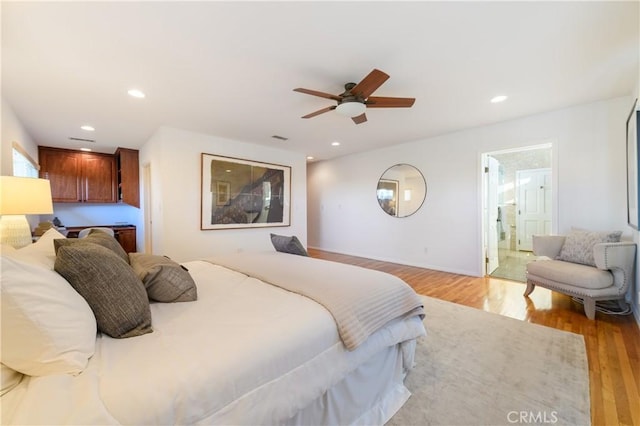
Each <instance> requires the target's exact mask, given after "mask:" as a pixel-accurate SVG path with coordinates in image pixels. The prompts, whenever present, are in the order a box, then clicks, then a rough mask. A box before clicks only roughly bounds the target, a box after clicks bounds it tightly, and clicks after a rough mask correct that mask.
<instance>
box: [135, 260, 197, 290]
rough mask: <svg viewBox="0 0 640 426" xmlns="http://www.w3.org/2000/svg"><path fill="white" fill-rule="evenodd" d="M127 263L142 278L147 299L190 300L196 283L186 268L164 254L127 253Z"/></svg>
mask: <svg viewBox="0 0 640 426" xmlns="http://www.w3.org/2000/svg"><path fill="white" fill-rule="evenodd" d="M129 263H130V264H131V267H132V268H133V270H134V272H135V273H136V275H137V276H138V278H140V279H141V280H142V282H143V283H144V286H145V288H146V290H147V294H148V295H149V299H151V300H155V301H156V302H192V301H194V300H197V299H198V291H197V288H196V283H195V282H194V281H193V278H192V277H191V275H190V274H189V272H188V271H187V269H186V268H184V267H183V266H182V265H180V264H178V263H176V262H174V261H173V260H171V259H169V258H168V257H165V256H157V255H153V254H144V253H129Z"/></svg>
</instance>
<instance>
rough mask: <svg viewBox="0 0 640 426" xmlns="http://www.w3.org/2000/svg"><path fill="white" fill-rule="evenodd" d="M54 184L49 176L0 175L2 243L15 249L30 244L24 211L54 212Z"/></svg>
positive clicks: (35, 212) (0, 237)
mask: <svg viewBox="0 0 640 426" xmlns="http://www.w3.org/2000/svg"><path fill="white" fill-rule="evenodd" d="M51 213H53V202H52V200H51V184H50V183H49V181H48V180H46V179H37V178H25V177H17V176H0V215H2V216H1V217H0V243H3V244H9V245H12V246H13V247H15V248H20V247H24V246H26V245H28V244H31V228H30V227H29V222H27V218H26V217H25V216H24V215H25V214H51Z"/></svg>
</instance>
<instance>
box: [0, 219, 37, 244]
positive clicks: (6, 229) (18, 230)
mask: <svg viewBox="0 0 640 426" xmlns="http://www.w3.org/2000/svg"><path fill="white" fill-rule="evenodd" d="M0 243H2V244H9V245H10V246H13V247H14V248H21V247H24V246H28V245H29V244H31V243H32V238H31V228H30V227H29V222H27V218H26V216H25V215H23V214H4V215H2V217H0Z"/></svg>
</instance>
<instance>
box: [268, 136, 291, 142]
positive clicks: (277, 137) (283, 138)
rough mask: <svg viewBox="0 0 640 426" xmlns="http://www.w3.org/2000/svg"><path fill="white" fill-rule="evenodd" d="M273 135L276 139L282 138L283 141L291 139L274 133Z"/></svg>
mask: <svg viewBox="0 0 640 426" xmlns="http://www.w3.org/2000/svg"><path fill="white" fill-rule="evenodd" d="M271 137H272V138H274V139H278V140H281V141H288V140H289V138H285V137H284V136H278V135H273V136H271Z"/></svg>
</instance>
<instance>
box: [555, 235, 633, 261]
mask: <svg viewBox="0 0 640 426" xmlns="http://www.w3.org/2000/svg"><path fill="white" fill-rule="evenodd" d="M621 235H622V231H613V232H591V231H584V230H581V229H571V232H570V233H569V234H568V235H567V237H566V238H565V240H564V244H563V245H562V249H560V254H559V255H558V257H557V259H558V260H564V261H565V262H572V263H581V264H583V265H591V266H596V261H595V259H594V257H593V246H594V245H596V244H598V243H617V242H620V236H621Z"/></svg>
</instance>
